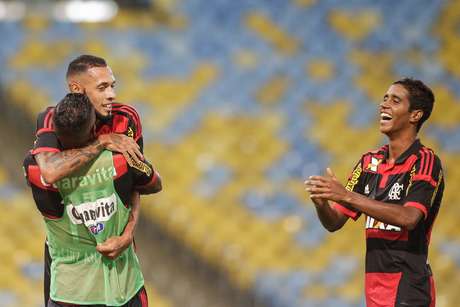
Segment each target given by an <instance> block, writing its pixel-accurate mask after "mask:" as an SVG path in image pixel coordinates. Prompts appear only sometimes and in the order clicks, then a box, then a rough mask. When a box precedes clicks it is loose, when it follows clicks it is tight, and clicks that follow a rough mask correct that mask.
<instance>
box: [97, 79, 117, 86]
mask: <svg viewBox="0 0 460 307" xmlns="http://www.w3.org/2000/svg"><path fill="white" fill-rule="evenodd" d="M115 82H116V81H115V80H114V81H113V82H112V83H110V82H101V83H99V84H98V85H97V87H101V86H103V87H107V86H109V85H111V84H115Z"/></svg>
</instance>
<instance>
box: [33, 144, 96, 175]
mask: <svg viewBox="0 0 460 307" xmlns="http://www.w3.org/2000/svg"><path fill="white" fill-rule="evenodd" d="M103 149H104V146H103V145H102V144H101V142H100V141H99V140H96V141H94V142H93V143H91V144H90V145H88V146H85V147H82V148H78V149H69V150H65V151H62V152H58V153H40V154H38V155H37V162H38V165H39V167H40V169H41V170H42V172H43V170H45V169H46V170H47V171H48V172H49V173H52V174H53V178H55V180H54V181H56V180H59V179H61V178H63V177H65V176H67V175H69V174H71V173H72V172H74V171H75V170H77V169H78V168H80V167H82V166H83V165H85V164H86V163H88V162H89V161H91V160H93V159H94V158H95V157H97V156H98V155H99V153H100V152H101V151H102V150H103Z"/></svg>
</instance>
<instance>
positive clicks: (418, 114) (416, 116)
mask: <svg viewBox="0 0 460 307" xmlns="http://www.w3.org/2000/svg"><path fill="white" fill-rule="evenodd" d="M422 117H423V110H414V111H412V112H411V113H410V118H409V121H410V122H411V123H413V124H416V123H418V122H419V121H420V120H421V119H422Z"/></svg>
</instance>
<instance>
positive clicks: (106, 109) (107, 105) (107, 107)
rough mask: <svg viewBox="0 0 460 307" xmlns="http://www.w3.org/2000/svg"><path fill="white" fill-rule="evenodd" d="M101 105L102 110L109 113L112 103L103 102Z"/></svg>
mask: <svg viewBox="0 0 460 307" xmlns="http://www.w3.org/2000/svg"><path fill="white" fill-rule="evenodd" d="M102 107H103V108H104V110H105V111H106V112H108V113H110V112H111V111H112V104H111V103H110V104H104V105H102Z"/></svg>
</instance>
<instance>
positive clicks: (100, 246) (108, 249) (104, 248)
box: [96, 243, 112, 254]
mask: <svg viewBox="0 0 460 307" xmlns="http://www.w3.org/2000/svg"><path fill="white" fill-rule="evenodd" d="M96 250H97V251H98V252H100V253H101V254H104V253H109V252H111V251H112V248H111V247H110V246H109V245H108V244H105V243H102V244H98V245H96Z"/></svg>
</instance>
